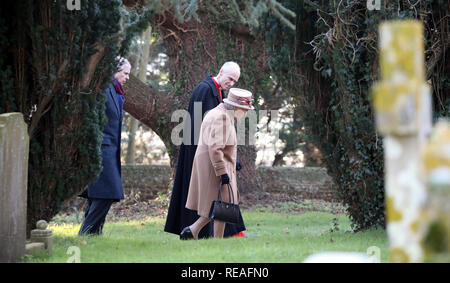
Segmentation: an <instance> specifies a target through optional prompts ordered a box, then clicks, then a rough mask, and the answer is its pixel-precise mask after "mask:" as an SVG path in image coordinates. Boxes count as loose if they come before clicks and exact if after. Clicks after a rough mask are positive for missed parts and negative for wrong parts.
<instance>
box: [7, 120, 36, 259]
mask: <svg viewBox="0 0 450 283" xmlns="http://www.w3.org/2000/svg"><path fill="white" fill-rule="evenodd" d="M28 150H29V137H28V131H27V125H26V124H25V122H24V120H23V115H22V113H6V114H1V115H0V262H16V261H19V260H20V258H21V257H22V256H23V255H24V252H25V240H26V217H27V177H28Z"/></svg>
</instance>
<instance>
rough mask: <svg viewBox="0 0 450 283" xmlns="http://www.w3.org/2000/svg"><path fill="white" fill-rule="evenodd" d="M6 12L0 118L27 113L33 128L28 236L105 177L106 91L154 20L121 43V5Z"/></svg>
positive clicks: (104, 2) (143, 19)
mask: <svg viewBox="0 0 450 283" xmlns="http://www.w3.org/2000/svg"><path fill="white" fill-rule="evenodd" d="M5 2H6V3H5ZM1 6H2V7H1V17H0V19H1V21H2V22H1V23H2V25H1V26H2V27H1V29H0V40H1V42H2V45H1V50H0V52H1V56H0V57H1V58H2V59H0V69H1V70H2V71H1V73H0V76H1V79H2V87H1V88H2V93H3V95H2V99H1V100H0V113H3V112H10V111H19V112H22V113H23V114H24V118H25V122H26V123H27V124H28V129H29V135H30V157H29V166H28V172H29V173H28V217H27V218H28V219H27V223H28V227H27V230H28V231H29V230H30V229H31V228H33V227H32V226H31V225H33V223H36V220H38V219H47V220H49V219H51V218H52V216H53V215H55V214H56V213H57V212H58V211H59V209H60V207H61V205H62V203H63V202H64V201H65V200H67V199H69V198H71V197H73V196H74V195H76V194H79V193H80V192H81V191H82V190H83V189H84V187H85V186H86V185H87V184H89V183H90V182H92V181H93V180H94V179H95V178H96V177H97V176H98V175H99V174H100V172H101V169H102V167H101V152H100V144H101V141H102V132H103V126H104V123H105V122H106V117H105V113H104V112H105V101H106V96H105V95H106V94H105V91H104V90H105V89H106V88H107V87H108V85H109V83H110V82H111V78H112V75H113V73H114V72H115V67H114V66H115V58H116V56H118V55H119V54H120V55H122V56H123V55H125V53H126V51H127V47H128V43H129V39H130V38H131V37H133V35H135V34H137V33H138V32H141V30H142V29H145V28H146V25H147V24H146V23H148V20H149V17H150V16H151V14H150V12H149V11H147V10H145V11H141V15H137V14H136V13H135V15H134V18H133V19H132V20H131V21H130V22H132V23H131V24H129V25H128V26H127V27H126V28H125V30H126V31H127V34H126V36H124V34H123V33H122V30H121V26H120V22H121V12H120V10H121V9H123V8H122V1H120V0H113V1H111V0H95V1H94V0H89V1H88V0H86V1H82V6H81V10H73V11H70V10H68V9H67V6H66V1H52V0H42V1H32V0H21V1H15V2H14V3H11V2H10V1H4V2H2V4H1ZM131 13H133V11H131ZM124 22H126V21H124Z"/></svg>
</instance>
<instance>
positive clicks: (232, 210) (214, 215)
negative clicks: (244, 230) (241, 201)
mask: <svg viewBox="0 0 450 283" xmlns="http://www.w3.org/2000/svg"><path fill="white" fill-rule="evenodd" d="M227 185H228V194H229V195H230V200H231V199H232V200H233V202H232V203H229V202H224V201H222V182H220V183H219V196H218V200H214V201H213V202H212V204H211V209H210V210H209V218H211V219H213V220H219V221H223V222H226V223H233V224H237V223H239V215H240V214H241V211H240V208H239V205H238V204H234V194H233V188H232V187H231V185H230V184H227ZM238 194H239V192H238Z"/></svg>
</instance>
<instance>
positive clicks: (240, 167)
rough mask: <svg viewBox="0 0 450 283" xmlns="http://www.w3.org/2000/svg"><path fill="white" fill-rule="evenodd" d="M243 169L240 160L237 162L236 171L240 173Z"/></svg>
mask: <svg viewBox="0 0 450 283" xmlns="http://www.w3.org/2000/svg"><path fill="white" fill-rule="evenodd" d="M241 169H242V164H241V162H240V161H239V160H236V170H237V171H239V170H241Z"/></svg>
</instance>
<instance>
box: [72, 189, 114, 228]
mask: <svg viewBox="0 0 450 283" xmlns="http://www.w3.org/2000/svg"><path fill="white" fill-rule="evenodd" d="M114 201H115V200H113V199H94V198H89V199H88V204H87V206H86V210H85V212H84V221H83V224H81V228H80V231H79V232H78V235H80V236H81V235H88V234H91V235H100V234H102V230H103V224H105V218H106V215H107V214H108V211H109V209H110V207H111V204H112V203H113V202H114Z"/></svg>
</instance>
